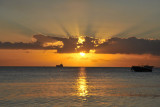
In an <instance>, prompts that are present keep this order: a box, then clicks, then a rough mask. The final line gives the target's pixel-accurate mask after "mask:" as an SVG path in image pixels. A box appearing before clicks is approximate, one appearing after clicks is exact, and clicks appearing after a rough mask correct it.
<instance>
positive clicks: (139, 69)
mask: <svg viewBox="0 0 160 107" xmlns="http://www.w3.org/2000/svg"><path fill="white" fill-rule="evenodd" d="M152 69H153V66H149V65H144V66H132V67H131V70H132V71H135V72H152Z"/></svg>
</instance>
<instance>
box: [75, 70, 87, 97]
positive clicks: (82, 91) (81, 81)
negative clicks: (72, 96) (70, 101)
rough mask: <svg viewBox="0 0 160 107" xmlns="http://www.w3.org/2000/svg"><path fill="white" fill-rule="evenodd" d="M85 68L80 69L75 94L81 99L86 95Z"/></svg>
mask: <svg viewBox="0 0 160 107" xmlns="http://www.w3.org/2000/svg"><path fill="white" fill-rule="evenodd" d="M86 77H87V76H86V72H85V68H80V72H79V77H78V79H77V90H78V92H77V94H78V96H81V97H86V96H87V95H88V85H87V80H86Z"/></svg>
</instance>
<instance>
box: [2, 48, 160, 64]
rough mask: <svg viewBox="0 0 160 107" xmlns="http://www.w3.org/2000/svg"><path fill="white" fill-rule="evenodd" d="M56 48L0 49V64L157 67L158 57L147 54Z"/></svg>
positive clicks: (159, 61)
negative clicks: (69, 50) (147, 65)
mask: <svg viewBox="0 0 160 107" xmlns="http://www.w3.org/2000/svg"><path fill="white" fill-rule="evenodd" d="M56 52H57V51H56V50H3V49H0V66H55V65H56V64H57V63H59V64H60V63H63V65H64V67H67V66H73V67H79V66H81V67H97V66H98V67H115V66H118V67H130V66H132V65H137V62H138V64H142V65H144V64H149V65H154V66H157V67H159V66H160V57H159V56H153V55H149V54H144V55H135V54H95V53H84V52H83V54H82V55H84V56H81V54H80V53H63V54H62V53H56Z"/></svg>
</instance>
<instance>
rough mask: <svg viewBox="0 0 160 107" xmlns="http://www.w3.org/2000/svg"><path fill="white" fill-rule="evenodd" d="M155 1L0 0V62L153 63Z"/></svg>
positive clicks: (157, 30)
mask: <svg viewBox="0 0 160 107" xmlns="http://www.w3.org/2000/svg"><path fill="white" fill-rule="evenodd" d="M159 5H160V1H159V0H12V1H8V0H0V66H55V65H56V64H60V63H63V64H64V66H94V67H95V66H98V67H99V66H100V67H126V66H127V67H129V66H132V65H143V64H149V65H153V66H157V67H159V66H160V20H159V19H160V11H159V10H160V6H159ZM82 52H83V53H84V54H82ZM80 53H81V54H80Z"/></svg>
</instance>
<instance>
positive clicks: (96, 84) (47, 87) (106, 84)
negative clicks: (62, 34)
mask: <svg viewBox="0 0 160 107" xmlns="http://www.w3.org/2000/svg"><path fill="white" fill-rule="evenodd" d="M159 106H160V69H159V68H155V69H154V70H153V72H141V73H140V72H131V71H130V68H117V67H115V68H114V67H108V68H96V67H90V68H85V67H83V68H78V67H66V68H63V69H60V68H55V67H0V107H159Z"/></svg>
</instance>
